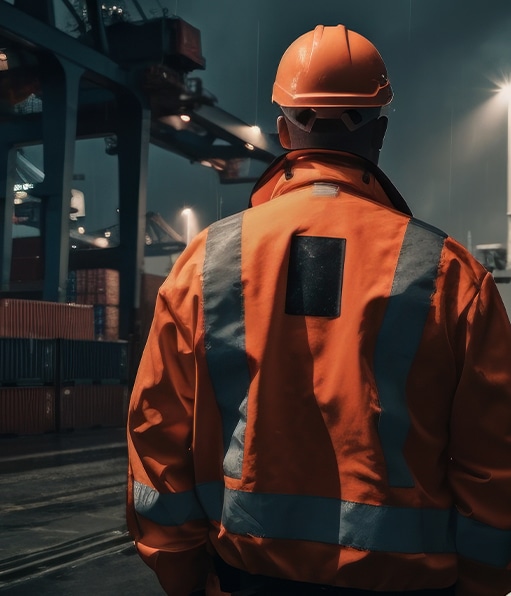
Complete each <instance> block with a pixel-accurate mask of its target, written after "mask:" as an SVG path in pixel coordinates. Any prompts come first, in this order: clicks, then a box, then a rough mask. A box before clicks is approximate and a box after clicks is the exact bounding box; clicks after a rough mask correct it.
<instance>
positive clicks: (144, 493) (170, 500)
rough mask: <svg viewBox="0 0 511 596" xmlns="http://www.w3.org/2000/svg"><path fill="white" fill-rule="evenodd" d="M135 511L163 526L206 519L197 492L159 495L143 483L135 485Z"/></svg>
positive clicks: (135, 483)
mask: <svg viewBox="0 0 511 596" xmlns="http://www.w3.org/2000/svg"><path fill="white" fill-rule="evenodd" d="M133 500H134V504H135V511H136V512H137V513H139V514H140V515H143V516H144V517H147V519H150V520H151V521H153V522H155V523H157V524H161V525H162V526H180V525H181V524H184V523H185V522H187V521H191V520H194V519H206V514H205V512H204V509H203V508H202V507H201V505H200V503H199V501H198V499H197V497H196V495H195V492H194V491H193V490H187V491H185V492H182V493H159V492H157V491H156V490H155V489H154V488H151V487H150V486H146V485H145V484H142V483H141V482H137V481H135V482H134V483H133Z"/></svg>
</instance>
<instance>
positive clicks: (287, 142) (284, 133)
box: [277, 116, 291, 149]
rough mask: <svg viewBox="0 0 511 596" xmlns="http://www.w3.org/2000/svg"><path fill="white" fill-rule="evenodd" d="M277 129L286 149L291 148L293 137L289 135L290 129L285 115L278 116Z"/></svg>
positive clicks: (281, 142)
mask: <svg viewBox="0 0 511 596" xmlns="http://www.w3.org/2000/svg"><path fill="white" fill-rule="evenodd" d="M277 130H278V132H279V140H280V144H281V145H282V147H284V149H291V138H290V137H289V129H288V127H287V122H286V119H285V118H284V116H279V117H278V118H277Z"/></svg>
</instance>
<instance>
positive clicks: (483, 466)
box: [128, 150, 511, 596]
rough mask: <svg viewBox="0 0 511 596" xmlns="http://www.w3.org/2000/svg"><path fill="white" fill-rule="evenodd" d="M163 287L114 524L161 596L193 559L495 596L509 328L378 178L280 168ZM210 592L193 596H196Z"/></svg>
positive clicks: (508, 572)
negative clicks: (124, 519) (124, 498)
mask: <svg viewBox="0 0 511 596" xmlns="http://www.w3.org/2000/svg"><path fill="white" fill-rule="evenodd" d="M252 206H253V207H252V208H250V209H247V210H245V211H243V212H242V213H238V214H235V215H233V216H231V217H228V218H226V219H223V220H220V221H218V222H216V223H214V224H213V225H211V226H210V227H209V228H208V229H206V230H204V231H203V232H201V233H200V234H199V235H198V236H197V237H196V238H195V239H194V240H193V241H192V243H191V244H190V245H189V246H188V247H187V249H186V250H185V252H184V253H183V254H182V255H181V257H180V258H179V259H178V261H177V262H176V264H175V266H174V268H173V270H172V271H171V273H170V275H169V277H168V279H167V280H166V281H165V282H164V284H163V285H162V287H161V289H160V292H159V295H158V299H157V303H156V309H155V315H154V321H153V325H152V329H151V332H150V335H149V339H148V341H147V345H146V348H145V351H144V354H143V357H142V360H141V363H140V368H139V371H138V375H137V379H136V382H135V386H134V389H133V394H132V398H131V405H130V412H129V423H128V426H129V458H130V461H129V467H130V486H129V503H128V523H129V528H130V531H131V533H132V535H133V537H134V539H135V542H136V545H137V548H138V550H139V553H140V555H141V556H142V558H143V559H144V560H145V561H146V562H147V563H148V564H149V565H150V566H151V567H152V568H153V569H154V570H155V571H156V573H157V574H158V577H159V579H160V582H161V584H162V585H163V587H164V588H165V590H166V591H167V593H168V594H172V595H174V596H184V595H187V594H189V593H190V592H193V591H194V590H197V589H200V588H202V587H204V585H205V582H206V578H207V576H208V573H209V572H210V571H211V555H212V553H215V552H216V553H218V554H219V555H220V556H221V558H222V559H223V560H224V561H226V562H227V563H228V564H230V565H231V566H234V567H236V568H239V569H242V570H245V571H248V572H249V573H252V574H262V575H265V576H271V577H277V578H285V579H291V580H297V581H301V582H312V583H318V584H328V585H333V586H347V587H352V588H358V589H366V590H374V591H385V590H387V591H393V590H394V591H405V590H419V589H428V588H429V589H434V588H443V587H447V586H450V585H452V584H455V583H456V585H457V594H458V596H504V595H505V594H507V593H508V592H510V591H511V325H510V323H509V319H508V317H507V314H506V312H505V309H504V306H503V304H502V301H501V299H500V296H499V294H498V291H497V289H496V285H495V283H494V280H493V278H492V276H491V274H490V273H488V272H487V271H486V270H485V269H484V268H483V267H482V266H481V265H480V264H479V263H478V262H477V261H476V260H475V259H473V258H472V256H471V255H470V254H469V253H468V252H467V251H466V250H465V249H464V248H463V247H462V246H461V245H460V244H459V243H458V242H456V241H455V240H454V239H452V238H450V237H449V236H446V235H445V234H443V233H442V232H440V231H439V230H437V229H436V228H433V227H431V226H429V225H427V224H424V223H422V222H420V221H418V220H416V219H414V218H413V217H412V216H411V214H409V212H408V209H407V207H406V204H405V203H404V202H403V200H402V198H401V197H400V196H399V194H398V193H397V191H396V190H395V188H394V187H393V186H392V185H391V184H390V182H389V181H388V179H386V178H385V176H384V175H383V174H382V172H381V171H380V170H379V169H378V168H376V167H371V164H368V163H367V162H366V161H365V160H362V159H360V158H357V157H355V156H350V155H348V154H344V153H340V152H335V151H305V150H301V151H292V152H290V153H288V154H287V155H286V156H283V157H282V158H280V159H279V160H278V161H277V162H276V163H275V164H274V165H273V166H271V167H270V168H269V170H268V171H267V173H266V174H265V175H264V176H263V178H262V179H261V181H260V182H259V183H258V185H257V186H256V189H255V191H254V193H253V196H252ZM210 593H211V592H210Z"/></svg>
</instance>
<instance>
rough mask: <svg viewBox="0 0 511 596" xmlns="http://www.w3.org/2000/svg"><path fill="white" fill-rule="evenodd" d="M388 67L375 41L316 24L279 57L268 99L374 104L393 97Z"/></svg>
mask: <svg viewBox="0 0 511 596" xmlns="http://www.w3.org/2000/svg"><path fill="white" fill-rule="evenodd" d="M392 96H393V94H392V89H391V86H390V82H389V80H388V76H387V69H386V67H385V63H384V62H383V59H382V57H381V56H380V54H379V52H378V50H377V49H376V48H375V47H374V45H373V44H372V43H371V42H370V41H369V40H368V39H366V38H365V37H363V36H362V35H359V34H358V33H355V32H354V31H350V30H349V29H347V28H346V27H345V26H344V25H337V26H335V27H324V26H323V25H318V26H317V27H316V28H315V29H314V30H313V31H309V32H308V33H305V34H304V35H302V36H300V37H299V38H298V39H297V40H295V41H294V42H293V43H292V44H291V45H290V46H289V48H288V49H287V50H286V51H285V53H284V55H283V56H282V58H281V60H280V64H279V67H278V69H277V74H276V77H275V83H274V85H273V95H272V100H273V101H274V102H276V103H277V104H279V105H280V106H283V107H297V108H298V107H310V108H314V107H317V108H319V107H324V108H334V107H378V106H380V107H381V106H385V105H387V104H389V103H390V102H391V101H392Z"/></svg>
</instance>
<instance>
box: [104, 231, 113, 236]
mask: <svg viewBox="0 0 511 596" xmlns="http://www.w3.org/2000/svg"><path fill="white" fill-rule="evenodd" d="M111 235H112V232H110V230H107V231H106V232H105V238H110V236H111Z"/></svg>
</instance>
